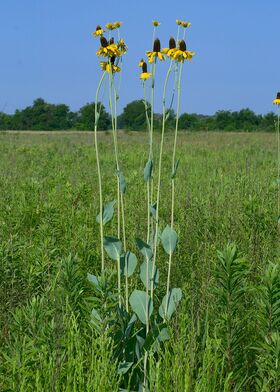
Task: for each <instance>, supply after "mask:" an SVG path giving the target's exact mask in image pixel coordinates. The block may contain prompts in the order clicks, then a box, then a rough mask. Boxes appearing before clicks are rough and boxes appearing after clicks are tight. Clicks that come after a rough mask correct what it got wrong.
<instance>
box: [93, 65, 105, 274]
mask: <svg viewBox="0 0 280 392" xmlns="http://www.w3.org/2000/svg"><path fill="white" fill-rule="evenodd" d="M104 77H105V72H104V73H103V75H102V76H101V79H100V82H99V85H98V87H97V90H96V95H95V106H94V145H95V154H96V166H97V174H98V187H99V216H100V222H99V229H100V247H101V270H102V272H103V271H104V268H105V263H104V249H103V219H102V218H103V198H102V178H101V171H100V161H99V151H98V143H97V127H98V119H99V113H98V95H99V91H100V88H101V86H102V82H103V80H104Z"/></svg>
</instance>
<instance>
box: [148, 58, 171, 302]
mask: <svg viewBox="0 0 280 392" xmlns="http://www.w3.org/2000/svg"><path fill="white" fill-rule="evenodd" d="M171 70H172V61H170V66H169V69H168V71H167V74H166V78H165V83H164V88H163V110H162V129H161V141H160V151H159V162H158V184H157V201H156V223H155V235H154V249H153V265H152V279H151V298H152V299H153V295H154V274H155V264H156V257H157V238H158V229H159V202H160V183H161V167H162V154H163V142H164V134H165V121H166V102H165V101H166V88H167V83H168V80H169V76H170V73H171Z"/></svg>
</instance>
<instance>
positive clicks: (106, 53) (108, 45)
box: [96, 37, 121, 57]
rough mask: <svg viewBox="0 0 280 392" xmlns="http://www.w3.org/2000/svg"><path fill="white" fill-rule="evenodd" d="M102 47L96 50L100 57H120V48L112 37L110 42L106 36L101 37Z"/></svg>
mask: <svg viewBox="0 0 280 392" xmlns="http://www.w3.org/2000/svg"><path fill="white" fill-rule="evenodd" d="M100 43H101V47H100V48H99V50H98V51H97V52H96V54H97V56H98V57H100V56H102V57H113V56H115V57H120V56H121V51H120V50H119V49H118V47H117V45H116V44H114V43H113V41H112V39H111V40H110V42H108V41H107V39H106V38H105V37H101V38H100Z"/></svg>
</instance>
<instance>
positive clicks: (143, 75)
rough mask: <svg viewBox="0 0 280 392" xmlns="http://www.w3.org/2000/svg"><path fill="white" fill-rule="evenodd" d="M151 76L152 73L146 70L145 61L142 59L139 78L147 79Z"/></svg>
mask: <svg viewBox="0 0 280 392" xmlns="http://www.w3.org/2000/svg"><path fill="white" fill-rule="evenodd" d="M151 76H152V74H151V73H150V72H148V70H147V63H145V61H143V62H142V73H141V75H140V79H142V80H147V79H150V77H151Z"/></svg>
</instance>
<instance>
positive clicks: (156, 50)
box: [146, 38, 165, 63]
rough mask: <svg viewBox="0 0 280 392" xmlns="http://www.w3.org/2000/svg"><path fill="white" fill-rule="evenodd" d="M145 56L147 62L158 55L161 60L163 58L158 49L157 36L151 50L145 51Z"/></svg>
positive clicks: (150, 61) (151, 61) (152, 60)
mask: <svg viewBox="0 0 280 392" xmlns="http://www.w3.org/2000/svg"><path fill="white" fill-rule="evenodd" d="M146 54H147V57H148V59H149V63H153V62H154V61H155V59H156V58H157V57H158V58H159V59H160V60H161V61H162V60H165V58H164V56H163V54H162V53H161V51H160V40H159V39H158V38H156V39H155V41H154V47H153V51H152V52H147V53H146Z"/></svg>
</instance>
